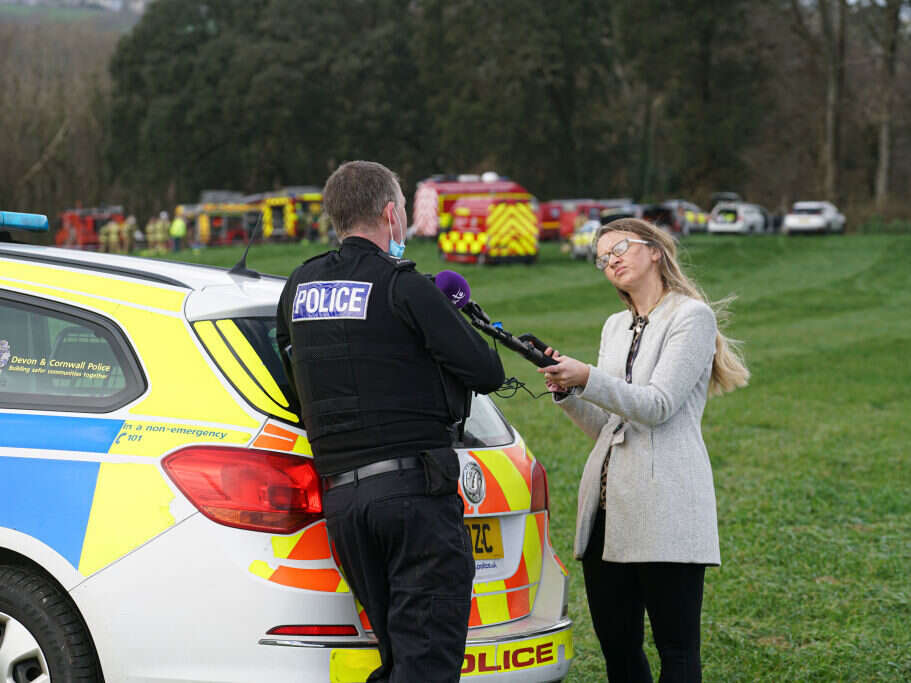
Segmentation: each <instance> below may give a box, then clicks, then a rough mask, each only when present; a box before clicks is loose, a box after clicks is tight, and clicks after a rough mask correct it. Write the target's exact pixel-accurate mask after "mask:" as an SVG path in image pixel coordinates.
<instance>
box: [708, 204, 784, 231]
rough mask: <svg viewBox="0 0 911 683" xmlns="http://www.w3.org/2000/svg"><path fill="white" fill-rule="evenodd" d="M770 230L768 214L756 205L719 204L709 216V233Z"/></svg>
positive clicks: (770, 223) (770, 224)
mask: <svg viewBox="0 0 911 683" xmlns="http://www.w3.org/2000/svg"><path fill="white" fill-rule="evenodd" d="M771 228H772V221H771V220H770V218H769V214H768V212H767V211H766V210H765V209H763V208H762V207H761V206H759V205H758V204H747V203H745V202H720V203H719V204H716V205H715V208H714V209H712V213H711V215H709V223H708V231H709V232H717V233H725V232H728V233H744V234H746V233H758V232H767V231H770V230H771Z"/></svg>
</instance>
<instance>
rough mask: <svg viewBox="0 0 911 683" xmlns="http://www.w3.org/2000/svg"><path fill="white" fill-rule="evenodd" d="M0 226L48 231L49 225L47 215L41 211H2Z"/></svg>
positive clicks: (0, 212)
mask: <svg viewBox="0 0 911 683" xmlns="http://www.w3.org/2000/svg"><path fill="white" fill-rule="evenodd" d="M0 228H18V229H20V230H34V231H36V232H47V231H48V229H49V225H48V221H47V216H44V215H42V214H40V213H16V212H14V211H0Z"/></svg>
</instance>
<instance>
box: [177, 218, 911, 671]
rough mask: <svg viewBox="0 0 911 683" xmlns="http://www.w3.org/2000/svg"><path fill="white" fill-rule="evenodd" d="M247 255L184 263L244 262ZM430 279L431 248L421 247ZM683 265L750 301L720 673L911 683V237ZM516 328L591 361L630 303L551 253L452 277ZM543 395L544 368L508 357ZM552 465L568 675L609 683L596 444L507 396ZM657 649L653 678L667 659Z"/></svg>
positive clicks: (729, 455)
mask: <svg viewBox="0 0 911 683" xmlns="http://www.w3.org/2000/svg"><path fill="white" fill-rule="evenodd" d="M319 251H322V249H321V248H319V247H314V246H309V245H265V246H255V247H253V250H252V253H251V255H250V258H249V261H248V263H249V265H250V266H251V267H253V268H256V269H259V270H261V271H263V272H268V273H275V274H279V275H287V274H288V273H289V272H290V271H291V269H292V268H293V267H294V266H295V265H296V264H297V263H299V262H300V261H301V260H302V259H303V258H304V257H305V256H309V255H312V254H315V253H318V252H319ZM239 253H240V250H239V249H234V248H225V249H209V250H203V251H201V252H199V253H196V254H193V255H192V256H191V255H190V252H184V254H183V256H184V257H185V258H186V259H187V260H191V259H192V260H197V261H201V262H206V263H212V264H219V265H231V264H232V263H233V262H234V261H236V260H237V257H238V255H239ZM407 255H408V257H410V258H412V259H414V260H416V261H417V263H418V267H419V268H420V269H421V270H423V271H425V272H435V271H438V270H441V269H442V268H446V267H453V266H451V265H447V264H443V263H441V262H440V261H439V260H438V258H437V255H436V249H435V247H434V245H433V244H430V243H427V242H423V243H417V242H410V243H409V245H408V252H407ZM682 256H683V261H684V263H685V264H688V271H689V273H690V274H691V275H693V276H695V277H696V279H697V280H698V281H699V282H700V283H701V284H702V285H703V287H704V288H705V290H706V292H707V293H708V295H709V296H710V297H711V298H713V299H718V298H721V297H723V296H726V295H728V294H736V295H737V296H738V299H737V300H736V302H735V303H734V304H733V306H732V308H731V310H732V312H733V318H732V321H731V325H730V327H729V328H728V332H729V334H730V336H733V337H734V338H737V339H740V340H742V341H743V343H744V351H745V355H746V359H747V362H748V365H749V367H750V369H751V371H752V373H753V378H752V381H751V383H750V386H749V387H747V388H746V389H741V390H739V391H737V392H735V393H733V394H730V395H728V396H725V397H721V398H715V399H712V400H710V401H709V404H708V408H707V410H706V414H705V419H704V423H703V431H704V434H705V439H706V442H707V444H708V449H709V454H710V455H711V459H712V464H713V467H714V472H715V483H716V491H717V496H718V518H719V523H720V534H721V554H722V562H723V564H722V566H721V567H720V568H717V569H711V570H709V571H708V572H707V575H706V577H707V578H706V592H705V604H704V609H703V628H702V636H703V646H702V654H703V666H704V678H705V680H706V681H725V682H726V681H825V682H829V681H907V680H911V629H909V622H911V578H909V575H911V464H909V453H908V437H907V431H908V426H909V417H908V416H909V415H911V235H871V236H858V235H850V236H845V237H839V236H833V237H816V238H786V237H782V236H778V235H774V236H761V237H752V238H750V237H744V238H736V237H717V236H702V235H700V236H694V237H691V238H689V239H687V240H686V241H685V242H684V245H683V249H682ZM453 269H454V270H458V271H459V272H461V273H463V274H464V275H465V276H466V277H467V278H468V280H469V282H470V284H471V287H472V297H473V298H474V299H475V300H476V301H478V302H479V303H481V304H482V305H483V306H484V308H485V310H487V312H488V313H490V314H491V316H492V317H493V318H495V319H500V320H502V321H503V323H504V326H505V327H506V328H507V329H509V330H510V331H512V332H513V333H516V334H519V333H521V332H534V333H535V334H536V335H537V336H539V337H540V338H542V339H544V340H546V341H548V342H550V343H552V344H553V345H554V346H555V347H557V348H558V349H560V351H561V352H563V353H568V354H570V355H573V356H575V357H577V358H579V359H582V360H585V361H588V362H593V361H594V360H595V358H596V354H597V346H598V340H599V336H600V328H601V325H602V323H603V321H604V318H605V317H606V316H607V315H609V314H610V313H612V312H614V311H616V310H619V308H620V303H619V300H618V299H617V296H616V294H615V292H614V291H613V289H612V288H611V287H610V285H609V284H608V283H607V282H606V281H605V279H604V277H603V276H602V275H601V274H600V273H598V272H597V271H595V269H594V268H593V267H592V266H591V265H589V264H587V263H582V262H573V261H571V260H570V259H569V258H568V256H567V255H565V254H562V253H560V251H559V248H558V247H557V245H556V244H552V243H549V244H544V245H543V249H542V253H541V258H540V261H539V263H538V264H536V265H534V266H523V265H513V266H496V267H489V266H488V267H477V266H454V267H453ZM501 355H502V357H503V361H504V365H505V366H506V371H507V375H515V376H516V377H518V378H519V379H521V380H523V381H525V382H527V383H528V385H529V386H530V387H531V388H532V389H533V390H534V391H536V392H539V391H543V382H542V381H541V380H540V375H538V374H537V373H535V372H534V368H533V367H532V366H531V365H530V364H528V363H527V362H526V361H524V360H523V359H521V358H520V357H518V356H516V355H515V354H513V353H511V352H509V351H507V350H503V351H502V354H501ZM497 403H498V405H499V406H500V407H501V408H502V410H503V412H504V413H505V414H506V415H507V417H508V418H509V419H510V421H511V422H512V423H513V424H514V425H515V426H516V427H517V428H518V429H519V430H520V431H521V432H522V434H523V436H524V437H525V439H526V440H527V442H528V444H529V446H530V447H531V448H532V450H533V452H534V453H535V455H536V456H537V457H538V458H539V459H540V460H541V461H542V462H543V463H544V465H545V466H546V467H547V470H548V474H549V480H550V501H551V513H552V539H553V542H554V543H555V545H556V549H557V552H558V554H559V555H560V556H561V558H562V559H563V560H564V562H565V563H566V564H567V566H568V567H569V569H570V572H571V574H570V576H571V603H570V615H571V616H572V618H573V619H574V621H575V643H576V659H575V663H574V664H573V668H572V671H571V674H570V676H569V678H568V681H571V682H576V683H582V682H586V683H587V682H588V681H595V680H603V665H602V660H601V655H600V651H599V648H598V644H597V641H596V640H595V638H594V634H593V632H592V630H591V624H590V621H589V618H588V612H587V607H586V603H585V591H584V587H583V584H582V574H581V569H580V568H579V566H578V565H577V563H575V562H574V561H573V560H572V555H571V548H572V536H573V529H574V524H575V504H576V487H577V482H578V477H579V475H580V474H581V470H582V465H583V463H584V461H585V458H586V456H587V454H588V451H589V449H590V447H591V443H590V441H589V440H588V438H587V437H586V436H584V435H583V434H582V433H581V432H580V431H578V430H577V429H576V428H575V427H573V426H572V424H571V423H570V422H569V420H567V419H566V418H564V417H563V416H562V414H561V413H560V411H559V410H558V409H556V408H554V407H553V406H552V405H551V404H550V400H549V398H548V397H545V398H542V399H539V400H533V399H532V398H531V397H530V396H528V395H527V394H525V393H524V392H520V393H519V394H518V395H516V396H515V397H514V398H512V399H509V400H503V399H497ZM648 654H649V657H650V659H651V661H652V666H653V671H654V673H655V678H656V680H657V661H658V660H657V654H656V651H655V650H654V647H653V646H652V645H651V644H649V647H648Z"/></svg>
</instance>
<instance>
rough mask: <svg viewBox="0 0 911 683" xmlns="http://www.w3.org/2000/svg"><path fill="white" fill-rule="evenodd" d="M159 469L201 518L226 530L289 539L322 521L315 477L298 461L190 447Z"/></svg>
mask: <svg viewBox="0 0 911 683" xmlns="http://www.w3.org/2000/svg"><path fill="white" fill-rule="evenodd" d="M162 467H164V470H165V472H167V473H168V476H170V477H171V479H172V480H173V481H174V483H175V484H176V485H177V488H179V489H180V491H181V492H182V493H183V494H184V495H185V496H186V497H187V498H188V499H189V500H190V502H191V503H193V505H195V506H196V508H197V509H198V510H199V511H200V512H201V513H202V514H204V515H205V516H206V517H208V518H209V519H211V520H212V521H213V522H218V523H219V524H224V525H225V526H231V527H237V528H238V529H250V530H251V531H265V532H269V533H277V534H290V533H293V532H295V531H298V530H299V529H302V528H304V527H305V526H307V525H308V524H311V523H312V522H314V521H316V520H317V519H320V518H321V517H322V516H323V501H322V495H321V492H320V480H319V476H318V475H317V473H316V469H315V468H314V467H313V463H312V461H310V460H308V459H306V458H303V457H301V456H297V455H291V454H287V453H274V452H270V451H258V450H253V449H249V448H225V447H213V446H190V447H188V448H183V449H181V450H179V451H176V452H175V453H172V454H171V455H169V456H167V457H166V458H165V459H164V460H163V461H162Z"/></svg>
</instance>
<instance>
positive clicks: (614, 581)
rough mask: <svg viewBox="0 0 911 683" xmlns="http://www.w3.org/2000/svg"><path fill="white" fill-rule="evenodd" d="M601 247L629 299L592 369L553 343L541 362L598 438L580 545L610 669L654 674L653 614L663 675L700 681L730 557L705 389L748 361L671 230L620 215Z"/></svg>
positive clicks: (584, 487) (727, 380) (742, 381)
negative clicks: (649, 642) (705, 614)
mask: <svg viewBox="0 0 911 683" xmlns="http://www.w3.org/2000/svg"><path fill="white" fill-rule="evenodd" d="M594 246H595V247H596V250H597V255H598V257H597V261H596V266H597V267H598V268H599V269H600V270H603V271H604V274H605V276H606V277H607V279H608V280H609V281H610V283H611V284H612V285H614V287H615V288H616V290H617V293H618V294H619V295H620V299H621V300H622V301H623V302H624V303H625V304H626V307H627V310H626V311H623V312H620V313H616V314H614V315H612V316H610V317H609V318H608V319H607V321H606V322H605V323H604V328H603V330H602V332H601V348H600V350H599V352H598V364H597V366H591V365H587V364H585V363H582V362H580V361H578V360H575V359H573V358H570V357H569V356H563V355H560V354H559V353H558V352H557V351H551V350H548V353H552V355H553V357H554V358H555V359H556V360H558V363H557V364H556V365H552V366H549V367H547V368H541V369H539V370H538V372H543V373H544V374H545V379H546V383H547V387H548V389H549V390H550V391H554V392H568V395H566V394H565V393H564V394H556V395H555V400H556V402H557V403H558V405H559V406H560V407H561V408H562V409H563V410H564V411H565V412H566V414H567V415H568V416H569V417H570V419H571V420H572V421H573V422H574V423H575V424H576V425H577V426H578V427H579V428H580V429H582V430H583V431H584V432H585V433H586V434H588V435H589V436H590V437H591V438H592V439H594V440H595V445H594V448H593V449H592V451H591V454H590V455H589V457H588V461H587V462H586V464H585V468H584V470H583V473H582V480H581V482H580V484H579V502H578V516H577V521H576V539H575V548H574V553H575V557H576V559H579V560H582V567H583V574H584V577H585V590H586V593H587V596H588V605H589V610H590V612H591V617H592V623H593V625H594V627H595V632H596V634H597V636H598V639H599V641H600V643H601V650H602V652H603V654H604V658H605V661H606V665H607V676H608V680H609V681H611V682H612V683H618V682H624V681H636V682H639V681H651V680H652V677H651V672H650V670H649V664H648V660H647V659H646V656H645V653H644V651H643V649H642V644H643V633H644V616H645V612H648V615H649V621H650V622H651V625H652V633H653V635H654V637H655V644H656V646H657V648H658V653H659V655H660V657H661V678H660V680H661V681H662V682H663V683H664V682H668V683H669V682H671V681H674V682H676V681H687V682H689V681H700V680H701V679H702V668H701V663H700V655H699V649H700V636H699V625H700V614H701V610H702V589H703V580H704V577H705V567H706V566H707V565H718V564H720V563H721V558H720V553H719V548H718V523H717V519H716V513H715V489H714V486H713V483H712V469H711V465H710V464H709V457H708V453H707V451H706V448H705V443H704V442H703V439H702V431H701V427H700V422H701V420H702V413H703V410H704V409H705V403H706V399H707V397H708V396H709V395H715V394H721V393H724V392H727V391H731V390H733V389H735V388H737V387H741V386H745V385H746V383H747V380H748V379H749V371H748V370H747V368H746V367H745V365H744V363H743V360H742V359H741V357H740V355H739V353H738V352H737V349H736V347H735V346H734V344H733V343H732V342H730V341H729V340H728V339H727V338H725V336H724V335H723V334H721V333H720V332H719V331H718V327H717V324H716V313H715V311H713V308H712V307H710V306H709V305H708V303H707V300H706V297H705V295H704V294H703V293H702V292H701V291H700V289H699V288H698V287H697V286H696V285H695V284H694V283H693V282H692V281H691V280H689V279H688V278H687V277H686V276H685V275H684V274H683V272H682V271H681V269H680V266H679V265H678V263H677V260H676V248H675V246H674V242H673V240H672V239H671V238H670V236H668V235H667V234H666V233H665V232H663V231H662V230H660V229H658V228H656V227H655V226H653V225H651V224H649V223H646V222H645V221H641V220H638V219H635V218H628V219H619V220H615V221H613V222H611V223H609V224H607V225H604V226H602V227H601V228H600V229H599V230H598V232H597V233H596V235H595V239H594ZM717 309H718V311H719V313H723V312H724V305H723V303H722V305H719V306H717Z"/></svg>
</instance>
